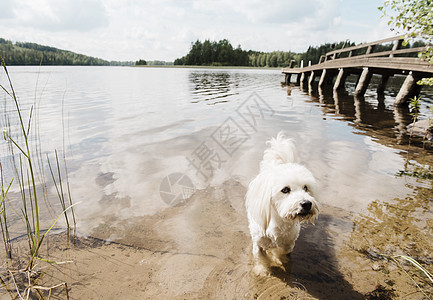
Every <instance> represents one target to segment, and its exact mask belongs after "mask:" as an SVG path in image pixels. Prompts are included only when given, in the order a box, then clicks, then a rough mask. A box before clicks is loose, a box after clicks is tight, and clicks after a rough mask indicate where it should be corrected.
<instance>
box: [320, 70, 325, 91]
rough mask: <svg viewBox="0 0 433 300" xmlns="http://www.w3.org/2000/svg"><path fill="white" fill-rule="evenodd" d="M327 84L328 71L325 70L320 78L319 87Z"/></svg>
mask: <svg viewBox="0 0 433 300" xmlns="http://www.w3.org/2000/svg"><path fill="white" fill-rule="evenodd" d="M325 82H326V69H323V71H322V75H321V76H320V80H319V87H322V86H323V84H324V83H325Z"/></svg>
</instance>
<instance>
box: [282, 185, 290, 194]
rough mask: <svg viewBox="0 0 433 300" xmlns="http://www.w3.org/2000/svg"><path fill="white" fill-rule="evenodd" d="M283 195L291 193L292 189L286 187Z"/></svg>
mask: <svg viewBox="0 0 433 300" xmlns="http://www.w3.org/2000/svg"><path fill="white" fill-rule="evenodd" d="M281 193H283V194H287V193H290V188H289V187H288V186H286V187H285V188H284V189H282V190H281Z"/></svg>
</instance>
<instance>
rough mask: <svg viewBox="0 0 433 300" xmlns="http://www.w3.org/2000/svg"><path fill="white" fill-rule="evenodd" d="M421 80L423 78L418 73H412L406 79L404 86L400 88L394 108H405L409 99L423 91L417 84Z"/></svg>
mask: <svg viewBox="0 0 433 300" xmlns="http://www.w3.org/2000/svg"><path fill="white" fill-rule="evenodd" d="M421 78H422V76H419V75H418V74H416V73H410V74H409V75H407V77H406V79H405V80H404V82H403V85H402V86H401V88H400V91H399V92H398V94H397V96H396V97H395V101H394V106H397V107H401V106H404V105H405V104H406V103H407V100H409V98H411V97H414V96H416V95H418V94H419V92H420V91H421V86H420V85H418V84H416V82H417V81H418V80H420V79H421Z"/></svg>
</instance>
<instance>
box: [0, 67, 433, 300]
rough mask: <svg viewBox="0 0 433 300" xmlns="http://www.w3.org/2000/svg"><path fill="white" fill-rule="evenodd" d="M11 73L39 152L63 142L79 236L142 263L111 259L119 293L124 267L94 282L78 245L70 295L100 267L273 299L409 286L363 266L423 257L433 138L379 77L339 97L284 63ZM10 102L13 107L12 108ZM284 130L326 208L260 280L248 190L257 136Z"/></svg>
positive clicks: (153, 283)
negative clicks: (424, 135) (289, 71)
mask: <svg viewBox="0 0 433 300" xmlns="http://www.w3.org/2000/svg"><path fill="white" fill-rule="evenodd" d="M9 72H10V74H11V77H12V81H13V84H14V88H15V90H16V93H17V95H18V98H19V100H20V102H21V103H22V107H23V111H24V112H25V113H27V114H28V113H29V112H30V110H31V105H32V103H36V104H37V109H36V110H35V111H36V112H37V113H35V117H34V118H36V117H37V118H38V124H39V125H38V126H39V128H38V130H39V133H40V140H41V145H42V150H41V152H43V153H45V152H46V151H47V152H48V151H52V150H53V149H60V150H62V149H64V150H65V153H66V156H67V159H68V170H69V179H70V182H71V190H72V197H73V200H74V202H80V203H79V204H78V205H77V206H76V214H77V218H78V223H77V228H78V234H79V236H81V237H82V238H84V237H88V238H96V239H98V240H102V241H111V242H114V243H113V244H112V245H111V248H109V249H105V250H104V251H108V252H106V253H107V255H109V254H108V253H112V255H113V256H114V255H115V256H116V257H117V256H119V259H120V260H121V261H122V258H121V257H122V251H126V252H128V251H129V252H128V255H129V256H128V257H133V258H134V259H136V260H135V261H128V264H132V265H135V266H137V268H138V269H137V268H133V267H131V266H129V265H128V266H129V267H128V266H126V265H122V263H120V262H119V265H117V266H116V267H114V269H116V268H117V269H118V270H119V272H125V274H129V275H130V276H132V277H134V276H135V277H134V278H135V279H134V280H136V281H137V285H140V286H143V285H144V286H145V287H143V289H142V291H141V290H134V292H135V294H128V293H127V291H129V292H130V293H131V291H130V289H129V290H128V287H127V286H125V285H124V284H123V283H120V282H122V278H121V277H120V278H117V277H116V278H117V279H114V280H113V278H112V276H108V275H109V274H110V272H111V271H112V270H106V271H105V272H106V273H108V275H104V276H106V277H104V276H103V275H101V274H99V273H98V272H97V273H98V274H99V275H95V276H94V279H93V280H94V281H92V279H89V276H90V275H89V274H91V273H94V272H96V271H95V270H94V269H92V267H93V268H96V269H97V268H98V263H97V262H96V261H97V259H96V258H93V259H91V260H93V261H95V265H92V264H91V263H89V266H88V268H87V269H86V270H84V269H85V268H84V267H83V266H82V267H81V269H82V270H83V271H82V272H81V273H82V274H81V273H80V272H79V270H80V267H79V264H80V263H82V262H80V260H81V259H82V258H83V255H84V254H83V253H81V256H80V255H79V254H77V253H74V254H72V256H74V257H75V260H76V261H77V264H78V265H76V266H75V267H72V269H74V268H77V269H76V270H75V271H74V272H73V271H71V273H73V274H75V275H72V277H71V278H72V279H70V280H71V281H72V290H71V291H72V293H74V289H75V293H76V295H77V296H76V297H85V296H86V295H87V296H89V295H91V297H96V298H97V297H99V296H101V295H105V294H104V292H103V291H100V290H98V289H97V286H98V280H100V281H101V282H104V281H106V280H110V279H109V278H111V280H112V281H113V283H115V284H118V285H119V287H118V289H117V290H118V292H119V291H120V293H121V294H122V293H123V294H125V293H126V294H128V295H130V296H132V295H135V296H140V295H141V296H143V295H146V296H148V297H149V296H150V297H152V296H156V295H161V294H162V295H165V296H167V297H172V298H175V297H180V298H182V297H187V296H190V297H202V298H205V297H215V296H216V297H221V298H223V297H229V298H230V297H238V298H242V297H245V298H263V299H264V298H268V297H277V296H278V297H277V298H278V299H279V297H282V296H290V297H294V295H298V296H299V297H305V296H306V294H305V292H304V291H302V290H306V292H307V293H308V295H310V296H312V297H318V298H331V297H332V295H334V296H335V295H337V296H335V297H337V298H342V299H343V298H346V299H347V298H348V297H349V298H352V297H361V295H363V294H366V293H367V292H371V291H373V290H374V289H375V287H376V285H377V284H379V283H380V284H381V285H384V286H387V287H389V288H394V289H396V290H397V291H398V293H400V294H399V295H400V296H401V295H402V293H405V292H407V293H412V292H413V289H412V287H411V286H410V282H409V283H407V282H406V281H404V279H402V277H403V276H404V275H401V274H400V273H401V272H400V273H398V270H395V269H393V268H392V267H390V269H389V270H388V269H386V266H382V265H381V266H380V267H379V268H376V269H378V270H379V271H377V270H372V268H371V267H370V265H371V264H373V263H374V261H373V260H374V258H375V257H374V256H375V255H376V254H377V253H383V254H406V255H412V256H414V257H416V258H417V259H419V260H420V261H422V262H423V263H424V264H426V265H430V264H431V262H432V259H431V253H432V252H431V250H433V247H432V242H431V237H432V230H431V228H432V210H431V205H432V203H431V202H432V194H431V179H428V178H429V177H428V176H427V179H425V178H426V176H420V175H419V174H424V173H425V174H431V173H430V170H429V169H428V168H429V166H431V163H432V156H431V150H430V149H431V147H430V146H429V145H428V144H426V145H424V149H423V144H422V142H421V139H419V138H418V139H417V138H413V139H412V141H411V145H410V146H409V145H408V132H407V130H406V126H407V125H408V124H409V123H410V121H411V117H410V115H409V114H408V112H407V111H406V110H404V109H403V110H400V109H394V108H393V106H392V103H393V97H394V96H395V93H396V91H397V90H398V89H397V88H395V86H394V85H393V83H391V86H390V88H389V90H390V91H389V92H387V94H386V95H385V97H384V99H381V100H377V96H376V94H375V92H374V82H373V83H372V84H371V86H370V89H369V90H368V91H367V94H366V96H365V99H356V98H354V97H353V96H352V93H351V92H353V84H351V83H348V84H347V92H345V93H339V94H335V93H332V91H328V90H317V89H313V90H311V91H303V90H301V89H300V88H299V87H295V86H289V87H286V86H281V81H282V80H283V76H282V75H281V73H280V71H277V70H250V69H246V70H244V69H242V70H236V69H223V70H218V69H183V68H179V69H177V68H122V67H118V68H115V67H41V68H39V67H10V68H9ZM4 80H5V78H4V76H2V77H0V81H1V82H2V83H3V84H4ZM397 83H398V79H397V80H396V83H395V85H397ZM423 97H424V102H423V107H422V111H421V117H422V118H424V119H425V118H428V116H429V111H428V108H427V106H428V105H430V103H431V102H433V97H432V93H431V92H430V91H426V92H424V93H423ZM1 99H2V101H6V100H7V97H6V96H2V98H1ZM3 105H4V104H2V106H3ZM4 111H6V112H8V113H10V112H11V111H12V108H11V107H10V104H7V105H6V107H5V110H4ZM62 115H63V118H62ZM11 118H12V122H11V123H12V126H13V124H14V122H15V123H16V120H15V121H14V120H13V117H11ZM1 119H2V120H4V118H3V117H2V118H1ZM2 125H3V126H4V124H2ZM281 130H284V131H285V132H286V133H287V135H288V136H290V137H293V138H294V139H295V141H296V144H297V148H298V152H299V156H300V158H301V160H302V162H303V163H304V164H305V165H306V166H307V167H308V168H309V169H310V170H311V171H312V173H313V174H314V175H315V177H316V178H317V181H318V183H319V200H320V201H321V203H323V209H322V215H321V216H320V217H319V222H317V224H316V226H315V227H312V226H307V227H305V228H304V229H303V231H302V232H301V237H300V240H299V241H298V243H297V245H296V247H295V251H294V253H293V254H292V263H291V265H290V266H287V268H286V272H283V271H281V270H275V276H274V277H271V278H268V279H257V278H253V277H251V276H250V275H249V265H248V264H249V252H250V251H251V249H250V242H249V236H248V231H247V226H246V222H247V221H246V216H245V210H244V206H243V201H244V200H243V196H244V193H245V187H246V186H247V184H248V183H249V181H250V180H251V179H252V178H253V177H254V176H255V175H256V174H257V172H258V163H259V161H260V159H261V156H262V154H263V150H264V149H265V141H266V140H267V139H269V138H270V137H271V136H275V135H276V133H278V132H279V131H281ZM63 132H64V133H63ZM64 145H65V146H64ZM2 153H5V152H2ZM1 159H2V161H4V159H5V157H2V158H1ZM3 165H5V166H6V164H5V163H3ZM6 171H8V170H6ZM423 172H424V173H423ZM430 178H431V177H430ZM176 183H178V184H176ZM15 191H16V188H15ZM414 199H415V200H414ZM47 218H48V216H47ZM14 234H15V235H16V236H19V235H20V234H22V233H20V230H19V229H16V230H15V231H14ZM101 245H102V244H101ZM101 245H99V246H98V249H100V248H101V247H110V246H109V245H108V246H107V245H105V246H101ZM113 245H114V246H113ZM116 245H120V246H116ZM116 247H117V248H116ZM118 247H127V248H126V249H130V248H128V247H132V248H133V249H138V250H137V251H138V254H137V253H136V252H134V253H135V255H133V254H131V253H130V252H131V250H125V248H121V249H120V250H119V248H118ZM122 249H123V250H122ZM82 251H84V250H82ZM92 251H93V252H92ZM92 251H91V252H89V253H94V251H97V250H92ZM98 251H99V250H98ZM109 251H112V252H109ZM119 251H120V252H119ZM143 251H144V252H143ZM146 251H147V252H146ZM89 253H88V255H90V254H89ZM53 255H59V256H61V255H62V254H61V253H55V254H53ZM101 255H102V254H101ZM101 255H99V257H101ZM372 257H373V258H372ZM139 258H140V259H139ZM143 262H144V263H143ZM99 263H100V262H99ZM381 263H382V262H381ZM382 264H383V263H382ZM128 268H131V269H128ZM384 269H386V270H387V272H382V271H383V270H384ZM140 272H144V273H146V274H147V275H148V279H146V280H144V279H142V275H140V274H141V273H140ZM397 273H398V274H400V275H396V274H397ZM77 274H81V275H77ZM147 275H146V276H147ZM86 276H87V277H86ZM393 276H394V277H393ZM385 277H386V278H385ZM388 277H392V278H391V279H390V278H388ZM140 278H141V279H140ZM396 278H398V279H396ZM388 279H389V280H394V283H395V285H390V284H387V283H386V282H388V283H389V282H390V281H389V280H388ZM65 280H66V281H68V280H69V279H65ZM87 280H88V281H89V282H90V283H89V284H93V285H94V286H93V287H92V289H91V290H92V292H89V291H88V293H87V294H86V291H85V290H84V291H82V290H80V288H79V286H80V284H82V283H83V282H82V281H87ZM140 280H142V281H140ZM143 280H144V281H143ZM386 280H388V281H386ZM118 281H120V282H118ZM397 285H398V287H397V288H396V286H397ZM337 290H338V291H339V292H336V291H337ZM140 291H141V292H142V293H141V294H140ZM415 292H416V290H415ZM293 293H295V294H293ZM296 293H298V294H296ZM335 293H337V294H335ZM78 295H79V296H78ZM415 295H417V297H418V296H419V295H418V294H415Z"/></svg>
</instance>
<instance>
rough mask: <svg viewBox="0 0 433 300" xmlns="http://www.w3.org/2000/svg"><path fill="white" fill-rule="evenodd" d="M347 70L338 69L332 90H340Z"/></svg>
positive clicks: (344, 81)
mask: <svg viewBox="0 0 433 300" xmlns="http://www.w3.org/2000/svg"><path fill="white" fill-rule="evenodd" d="M348 75H349V74H348V72H347V71H345V69H340V70H339V71H338V75H337V79H335V83H334V91H338V90H340V89H341V88H342V87H343V88H344V84H345V83H346V78H347V76H348Z"/></svg>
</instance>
